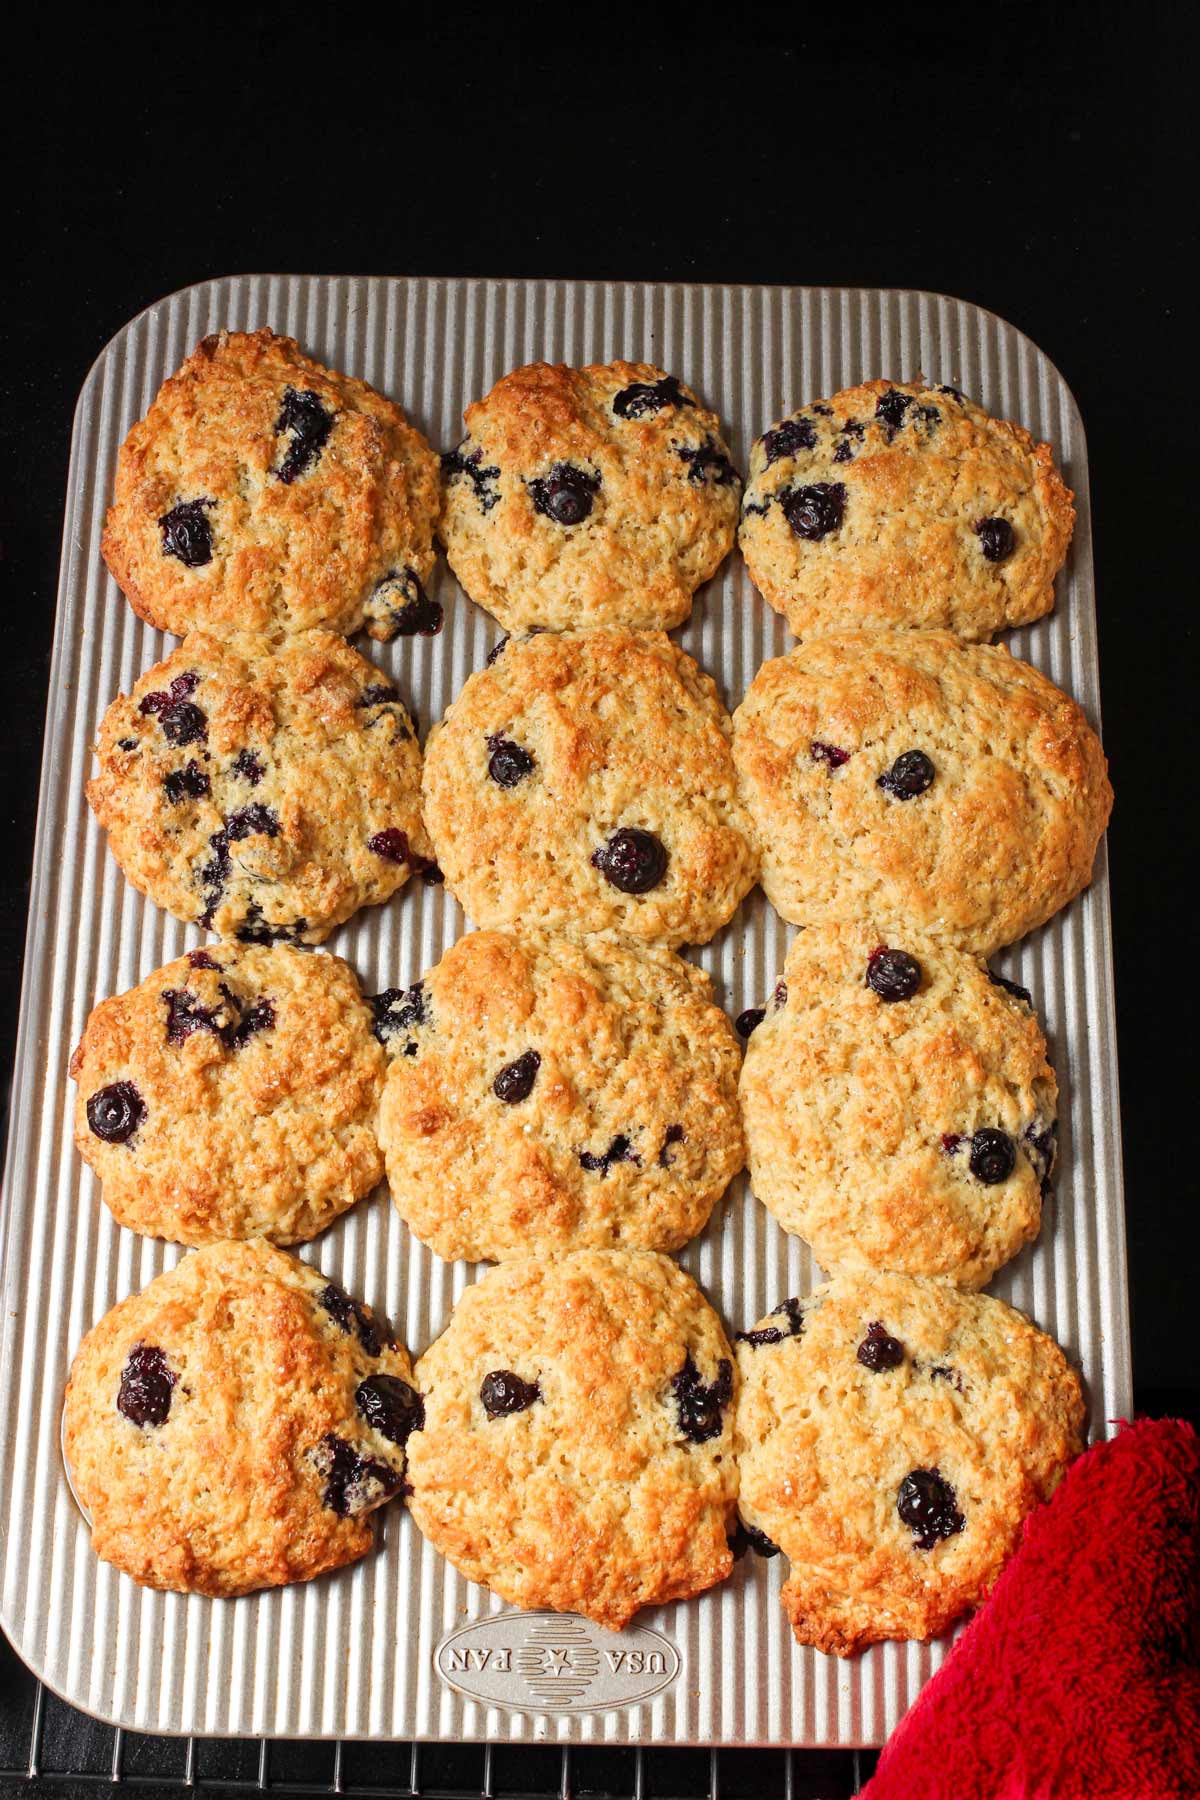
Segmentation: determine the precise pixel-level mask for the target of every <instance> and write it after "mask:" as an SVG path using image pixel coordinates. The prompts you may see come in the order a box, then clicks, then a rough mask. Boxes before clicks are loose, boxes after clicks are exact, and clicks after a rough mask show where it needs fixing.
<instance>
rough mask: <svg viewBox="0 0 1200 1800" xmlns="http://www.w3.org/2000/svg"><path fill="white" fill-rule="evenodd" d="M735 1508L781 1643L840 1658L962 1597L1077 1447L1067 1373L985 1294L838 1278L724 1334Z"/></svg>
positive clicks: (1048, 1345)
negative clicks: (731, 1396) (762, 1548)
mask: <svg viewBox="0 0 1200 1800" xmlns="http://www.w3.org/2000/svg"><path fill="white" fill-rule="evenodd" d="M738 1363H739V1366H740V1369H741V1387H740V1390H739V1395H738V1402H737V1454H738V1465H739V1477H740V1495H739V1502H738V1505H739V1510H740V1512H741V1515H742V1517H743V1519H744V1520H745V1521H746V1523H747V1525H748V1526H749V1527H750V1528H751V1529H752V1531H754V1532H757V1533H761V1534H763V1535H764V1536H765V1537H766V1538H768V1539H769V1540H770V1542H771V1544H772V1545H775V1546H777V1547H778V1548H779V1549H780V1550H782V1552H783V1554H784V1555H785V1556H786V1557H787V1558H788V1561H789V1563H790V1565H791V1566H790V1569H789V1572H788V1580H787V1581H786V1582H785V1584H784V1588H783V1595H782V1599H783V1605H784V1609H785V1611H786V1613H787V1616H788V1619H789V1620H790V1622H791V1626H792V1629H793V1631H794V1633H795V1635H796V1639H797V1641H798V1642H799V1643H802V1644H812V1645H814V1646H815V1647H816V1648H817V1649H818V1650H824V1651H826V1652H830V1653H833V1654H836V1655H838V1656H850V1655H853V1654H854V1653H855V1652H856V1651H858V1650H860V1649H862V1648H863V1647H864V1646H865V1645H867V1644H871V1643H875V1642H877V1641H878V1640H880V1639H882V1638H929V1637H935V1636H936V1635H937V1634H938V1633H940V1632H942V1631H944V1630H945V1629H946V1628H947V1627H948V1626H949V1625H951V1624H953V1622H954V1620H955V1619H957V1618H958V1617H959V1616H960V1614H962V1613H964V1612H966V1611H967V1610H968V1609H969V1608H971V1607H974V1606H978V1605H979V1604H980V1602H981V1601H982V1600H983V1599H984V1597H985V1596H986V1594H987V1593H988V1590H989V1589H990V1587H991V1586H992V1583H993V1582H994V1581H995V1580H996V1577H997V1576H998V1575H999V1573H1000V1571H1001V1569H1002V1568H1003V1566H1004V1564H1005V1562H1006V1560H1007V1559H1008V1557H1009V1556H1010V1555H1011V1553H1012V1551H1013V1550H1014V1549H1015V1548H1016V1545H1017V1542H1018V1540H1019V1537H1020V1533H1021V1525H1022V1521H1023V1520H1024V1519H1025V1517H1026V1516H1027V1514H1028V1513H1030V1512H1031V1511H1032V1510H1033V1508H1034V1507H1035V1506H1037V1505H1038V1504H1039V1503H1040V1502H1041V1501H1043V1500H1046V1499H1048V1498H1049V1496H1050V1494H1051V1493H1052V1492H1053V1490H1054V1488H1055V1487H1056V1486H1057V1484H1058V1481H1059V1479H1060V1478H1061V1476H1062V1474H1063V1473H1064V1471H1065V1469H1066V1467H1067V1465H1068V1464H1069V1463H1070V1461H1071V1459H1072V1458H1073V1457H1074V1456H1075V1455H1077V1454H1078V1452H1079V1449H1080V1447H1081V1438H1080V1434H1081V1431H1082V1427H1083V1421H1084V1401H1083V1393H1082V1389H1081V1386H1080V1382H1079V1378H1078V1376H1077V1375H1076V1373H1075V1371H1074V1370H1073V1369H1072V1368H1071V1366H1070V1365H1069V1363H1068V1362H1067V1359H1066V1357H1065V1356H1064V1355H1063V1353H1062V1351H1061V1350H1060V1349H1059V1347H1058V1345H1057V1344H1056V1343H1055V1342H1054V1341H1053V1339H1052V1338H1049V1337H1047V1336H1046V1335H1045V1333H1043V1332H1041V1331H1039V1330H1038V1329H1037V1327H1036V1326H1035V1325H1033V1324H1032V1323H1031V1322H1030V1321H1029V1320H1028V1319H1027V1318H1025V1316H1024V1315H1023V1314H1022V1313H1018V1312H1015V1311H1014V1310H1013V1309H1012V1308H1011V1307H1009V1306H1006V1305H1005V1304H1004V1303H1003V1302H1002V1301H1000V1300H993V1299H991V1298H989V1297H988V1296H986V1295H980V1294H964V1293H960V1292H958V1291H957V1290H955V1289H954V1288H951V1287H949V1286H947V1285H946V1284H945V1283H943V1282H940V1281H934V1280H929V1279H923V1278H917V1277H912V1276H907V1275H895V1274H881V1273H877V1274H861V1275H860V1274H849V1273H847V1274H843V1275H841V1276H839V1277H837V1278H836V1279H835V1280H833V1281H831V1282H830V1283H829V1284H828V1285H827V1286H825V1287H822V1288H818V1289H817V1290H816V1292H815V1293H813V1294H812V1295H810V1296H809V1297H808V1298H807V1299H805V1300H803V1301H789V1302H787V1303H786V1310H785V1309H777V1311H776V1312H775V1313H773V1314H771V1315H769V1316H768V1317H767V1318H766V1319H764V1320H762V1321H761V1322H760V1324H759V1325H757V1326H756V1327H755V1328H754V1329H753V1330H751V1331H749V1332H745V1333H742V1334H740V1336H739V1343H738Z"/></svg>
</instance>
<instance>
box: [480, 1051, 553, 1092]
mask: <svg viewBox="0 0 1200 1800" xmlns="http://www.w3.org/2000/svg"><path fill="white" fill-rule="evenodd" d="M541 1066H542V1059H541V1057H540V1056H539V1055H538V1053H537V1051H536V1050H526V1052H525V1054H524V1056H518V1057H517V1059H516V1061H515V1062H510V1063H505V1065H504V1067H503V1068H502V1069H501V1071H500V1073H499V1074H498V1075H497V1077H496V1079H495V1081H493V1083H492V1092H493V1094H495V1096H496V1098H497V1100H503V1102H504V1104H505V1105H506V1106H516V1105H517V1103H518V1102H519V1101H521V1100H528V1098H529V1096H530V1094H531V1093H532V1092H533V1084H534V1082H535V1081H536V1080H537V1073H538V1070H539V1069H540V1068H541Z"/></svg>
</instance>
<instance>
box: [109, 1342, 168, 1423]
mask: <svg viewBox="0 0 1200 1800" xmlns="http://www.w3.org/2000/svg"><path fill="white" fill-rule="evenodd" d="M175 1381H176V1376H175V1372H174V1370H173V1369H172V1368H170V1366H169V1365H168V1363H167V1359H166V1357H165V1356H164V1355H163V1353H162V1351H161V1350H160V1349H159V1348H158V1346H157V1345H156V1344H135V1345H134V1346H133V1349H132V1350H131V1351H130V1352H129V1356H128V1358H127V1359H126V1363H125V1367H124V1368H123V1369H122V1371H121V1382H120V1386H119V1387H118V1388H117V1411H118V1412H119V1413H120V1414H121V1415H122V1417H123V1418H126V1419H128V1420H129V1423H130V1424H131V1425H137V1426H138V1427H140V1428H141V1429H143V1430H145V1429H146V1428H147V1427H150V1428H153V1427H154V1426H157V1425H163V1424H165V1423H166V1421H167V1418H168V1416H169V1414H170V1411H171V1395H172V1393H173V1391H174V1388H175Z"/></svg>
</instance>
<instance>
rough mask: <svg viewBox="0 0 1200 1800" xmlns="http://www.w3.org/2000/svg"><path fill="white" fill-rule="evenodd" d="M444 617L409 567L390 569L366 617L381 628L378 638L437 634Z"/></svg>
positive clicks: (440, 608)
mask: <svg viewBox="0 0 1200 1800" xmlns="http://www.w3.org/2000/svg"><path fill="white" fill-rule="evenodd" d="M445 616H446V615H445V610H444V608H443V606H442V603H441V601H440V600H435V599H434V598H433V597H432V595H430V594H427V593H426V592H425V589H424V586H423V585H422V583H421V579H420V577H419V576H418V574H417V571H416V570H415V569H410V568H405V569H399V570H397V569H389V570H388V572H387V574H386V575H385V576H384V577H383V579H382V581H380V582H379V583H378V585H377V586H376V588H375V592H374V593H373V594H372V595H371V598H370V600H369V602H368V603H367V618H368V619H369V620H372V621H374V622H376V623H377V624H378V625H379V627H380V629H379V630H378V631H376V632H374V633H373V635H374V636H375V637H436V636H437V634H438V632H439V631H440V630H441V629H442V625H443V623H444V621H445Z"/></svg>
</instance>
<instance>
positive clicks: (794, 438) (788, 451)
mask: <svg viewBox="0 0 1200 1800" xmlns="http://www.w3.org/2000/svg"><path fill="white" fill-rule="evenodd" d="M762 447H763V455H764V456H765V457H766V459H767V467H768V468H770V466H771V464H772V463H775V462H778V461H779V460H780V458H781V457H784V456H795V455H797V454H798V452H799V451H801V450H815V449H816V447H817V428H816V426H815V425H814V424H813V422H812V420H811V419H785V420H784V421H783V424H782V425H775V426H773V427H772V429H771V430H770V431H766V432H764V433H763V440H762Z"/></svg>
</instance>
